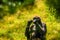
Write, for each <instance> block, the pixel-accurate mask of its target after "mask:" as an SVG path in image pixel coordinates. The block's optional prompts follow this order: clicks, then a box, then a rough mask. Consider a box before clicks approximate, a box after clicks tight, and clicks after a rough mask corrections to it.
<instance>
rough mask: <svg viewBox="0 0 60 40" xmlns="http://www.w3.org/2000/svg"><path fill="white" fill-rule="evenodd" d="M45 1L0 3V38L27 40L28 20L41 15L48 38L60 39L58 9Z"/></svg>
mask: <svg viewBox="0 0 60 40" xmlns="http://www.w3.org/2000/svg"><path fill="white" fill-rule="evenodd" d="M0 1H1V0H0ZM50 1H54V0H50ZM44 2H46V1H45V0H24V1H23V2H20V1H19V2H18V1H14V2H13V1H12V2H11V0H10V1H8V0H4V4H0V19H1V20H0V40H26V37H25V35H24V33H25V28H26V25H27V21H28V20H31V19H32V18H33V17H34V16H39V17H40V18H41V20H42V22H44V23H46V26H47V35H46V39H47V40H60V20H59V22H57V20H56V18H55V15H56V14H55V13H56V9H55V7H54V8H53V7H51V6H50V5H48V6H46V4H45V3H44ZM30 3H31V4H30ZM52 3H53V2H52ZM33 4H35V5H36V6H34V5H33ZM49 6H50V7H49ZM52 6H53V5H52ZM29 7H31V9H32V10H31V9H29ZM32 7H33V8H32ZM26 8H28V10H29V11H28V10H26ZM52 14H53V15H52ZM2 18H3V19H2Z"/></svg>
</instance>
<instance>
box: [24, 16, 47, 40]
mask: <svg viewBox="0 0 60 40" xmlns="http://www.w3.org/2000/svg"><path fill="white" fill-rule="evenodd" d="M46 32H47V29H46V24H45V23H42V22H41V19H40V18H39V17H38V16H35V17H34V18H33V20H30V21H28V24H27V27H26V30H25V36H26V37H27V40H46V37H45V36H46Z"/></svg>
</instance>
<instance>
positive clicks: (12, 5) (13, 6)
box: [0, 0, 35, 19]
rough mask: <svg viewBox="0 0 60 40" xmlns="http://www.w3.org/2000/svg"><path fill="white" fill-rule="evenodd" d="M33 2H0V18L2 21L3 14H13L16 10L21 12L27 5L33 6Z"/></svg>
mask: <svg viewBox="0 0 60 40" xmlns="http://www.w3.org/2000/svg"><path fill="white" fill-rule="evenodd" d="M34 1H35V0H0V11H1V12H0V18H1V19H2V18H3V17H4V16H5V14H6V15H7V13H6V12H8V13H9V14H14V13H16V12H17V9H20V10H21V9H22V8H27V6H29V5H34ZM5 6H6V7H7V8H6V7H5ZM5 9H7V10H5Z"/></svg>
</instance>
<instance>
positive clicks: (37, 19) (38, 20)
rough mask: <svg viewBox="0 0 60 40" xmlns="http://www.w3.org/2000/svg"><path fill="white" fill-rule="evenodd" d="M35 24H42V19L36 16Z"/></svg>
mask: <svg viewBox="0 0 60 40" xmlns="http://www.w3.org/2000/svg"><path fill="white" fill-rule="evenodd" d="M33 22H34V23H38V24H41V19H40V17H38V16H35V17H34V18H33Z"/></svg>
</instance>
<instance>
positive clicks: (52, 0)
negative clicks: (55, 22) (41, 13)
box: [46, 0, 60, 19]
mask: <svg viewBox="0 0 60 40" xmlns="http://www.w3.org/2000/svg"><path fill="white" fill-rule="evenodd" d="M46 5H47V6H49V7H50V8H49V10H50V9H51V7H53V8H54V9H56V11H55V12H56V13H55V14H54V15H55V17H56V19H60V0H46Z"/></svg>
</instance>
